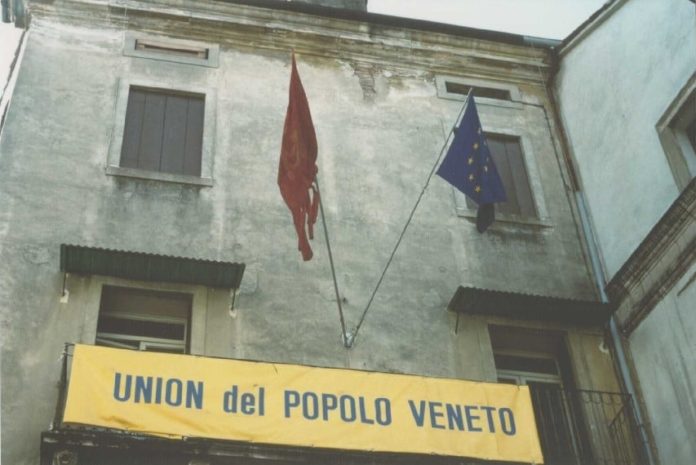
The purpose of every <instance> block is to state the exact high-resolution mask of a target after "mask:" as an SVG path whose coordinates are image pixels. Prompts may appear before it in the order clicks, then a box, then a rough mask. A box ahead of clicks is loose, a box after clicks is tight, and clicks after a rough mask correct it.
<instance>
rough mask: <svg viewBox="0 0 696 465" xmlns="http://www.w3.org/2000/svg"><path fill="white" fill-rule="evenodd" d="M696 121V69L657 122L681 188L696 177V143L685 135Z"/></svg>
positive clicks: (669, 161) (678, 186)
mask: <svg viewBox="0 0 696 465" xmlns="http://www.w3.org/2000/svg"><path fill="white" fill-rule="evenodd" d="M694 121H696V72H694V73H693V74H692V75H691V77H690V78H689V80H688V81H687V83H686V84H685V85H684V86H683V87H682V88H681V89H680V90H679V92H678V93H677V96H676V97H675V98H674V99H673V100H672V102H670V104H669V105H668V107H667V109H666V110H665V112H664V113H663V114H662V116H661V117H660V119H659V120H658V122H657V124H656V125H655V129H656V131H657V134H658V137H659V139H660V143H661V144H662V148H663V150H664V152H665V157H666V158H667V163H668V164H669V168H670V170H671V171H672V176H673V177H674V182H675V183H676V185H677V188H678V189H679V191H680V192H681V191H683V190H684V189H685V188H686V186H688V184H689V182H690V181H691V180H692V179H693V178H694V177H696V147H694V146H692V144H691V142H690V141H689V140H688V137H687V135H686V127H687V126H688V125H689V124H693V122H694Z"/></svg>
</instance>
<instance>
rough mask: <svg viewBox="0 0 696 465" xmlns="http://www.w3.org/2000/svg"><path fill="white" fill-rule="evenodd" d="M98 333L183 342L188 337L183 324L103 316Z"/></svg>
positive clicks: (98, 324) (98, 325)
mask: <svg viewBox="0 0 696 465" xmlns="http://www.w3.org/2000/svg"><path fill="white" fill-rule="evenodd" d="M97 332H100V333H111V334H123V335H128V336H147V337H152V338H158V339H178V340H182V341H183V340H184V337H185V336H186V326H185V324H183V323H165V322H159V321H146V320H138V319H127V318H114V317H111V316H107V315H103V316H102V317H101V318H99V323H97Z"/></svg>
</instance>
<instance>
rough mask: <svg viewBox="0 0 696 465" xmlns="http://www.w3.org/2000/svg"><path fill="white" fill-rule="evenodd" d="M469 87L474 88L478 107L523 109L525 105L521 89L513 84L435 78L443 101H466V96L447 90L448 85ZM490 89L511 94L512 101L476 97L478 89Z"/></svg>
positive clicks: (445, 77) (450, 77) (481, 80)
mask: <svg viewBox="0 0 696 465" xmlns="http://www.w3.org/2000/svg"><path fill="white" fill-rule="evenodd" d="M448 82H450V83H452V84H457V85H462V86H468V87H473V88H474V97H475V98H476V104H477V105H492V106H499V107H506V108H515V109H522V108H523V105H522V104H521V103H519V102H521V100H522V98H521V95H520V89H519V88H518V87H517V86H515V85H511V84H506V83H502V82H495V81H488V80H483V79H472V78H464V77H458V76H448V75H442V74H440V75H437V76H435V88H436V90H437V96H438V97H439V98H442V99H447V100H459V101H462V102H463V101H465V100H466V95H463V94H460V93H458V92H450V91H448V90H447V83H448ZM477 87H478V88H488V89H495V90H502V91H505V92H508V93H509V94H510V100H503V99H496V98H491V97H476V88H477Z"/></svg>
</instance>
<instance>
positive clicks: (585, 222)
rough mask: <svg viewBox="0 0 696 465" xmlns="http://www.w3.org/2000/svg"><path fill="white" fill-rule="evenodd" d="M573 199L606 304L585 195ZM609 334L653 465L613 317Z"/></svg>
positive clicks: (641, 417)
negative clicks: (575, 201)
mask: <svg viewBox="0 0 696 465" xmlns="http://www.w3.org/2000/svg"><path fill="white" fill-rule="evenodd" d="M575 197H576V200H577V204H578V210H579V212H580V222H581V223H582V229H583V232H584V233H585V238H586V240H587V248H588V250H589V253H590V262H591V263H592V270H593V271H594V273H593V275H594V277H595V281H596V284H597V288H598V289H599V294H600V297H601V299H602V302H605V303H608V302H609V298H608V297H607V294H606V292H605V291H604V284H605V283H606V276H605V275H604V270H603V269H602V267H601V266H600V263H599V251H598V248H597V243H596V241H595V236H594V231H593V228H592V225H591V223H590V219H589V216H588V215H587V205H586V203H585V195H584V194H583V193H582V191H579V190H578V191H576V192H575ZM609 332H610V333H611V339H612V342H613V343H614V347H615V350H616V358H617V362H618V365H619V370H620V371H621V378H622V379H623V382H624V386H625V387H626V391H628V393H629V394H630V395H631V403H632V404H633V410H634V411H635V413H636V420H637V421H638V430H639V431H640V437H641V440H642V441H643V448H644V450H645V455H646V457H647V458H648V463H649V464H650V465H654V464H655V463H656V462H655V457H653V453H652V448H651V447H650V441H649V439H648V432H647V431H646V430H645V422H644V421H643V414H642V413H641V410H640V407H639V405H638V402H637V401H636V389H635V386H634V385H633V380H632V378H631V373H630V371H629V370H628V363H627V361H626V353H625V352H624V349H623V344H622V341H621V335H620V334H619V328H618V325H617V324H616V318H615V317H614V315H612V316H611V318H610V319H609Z"/></svg>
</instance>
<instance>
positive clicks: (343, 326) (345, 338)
mask: <svg viewBox="0 0 696 465" xmlns="http://www.w3.org/2000/svg"><path fill="white" fill-rule="evenodd" d="M314 184H316V186H317V194H319V199H320V200H319V211H320V212H321V224H322V226H323V227H324V238H326V248H327V250H328V251H329V263H330V264H331V277H332V278H333V285H334V291H335V292H336V303H337V304H338V317H339V319H340V320H341V338H342V339H343V345H344V346H345V347H346V348H350V346H351V343H350V341H349V340H348V334H347V333H346V321H345V319H344V318H343V306H342V305H341V295H340V294H339V292H338V280H337V279H336V268H335V267H334V261H333V254H332V253H331V242H330V241H329V230H328V228H327V227H326V217H325V216H324V202H323V199H324V198H323V197H322V195H321V191H320V190H319V177H318V176H317V177H315V178H314Z"/></svg>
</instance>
